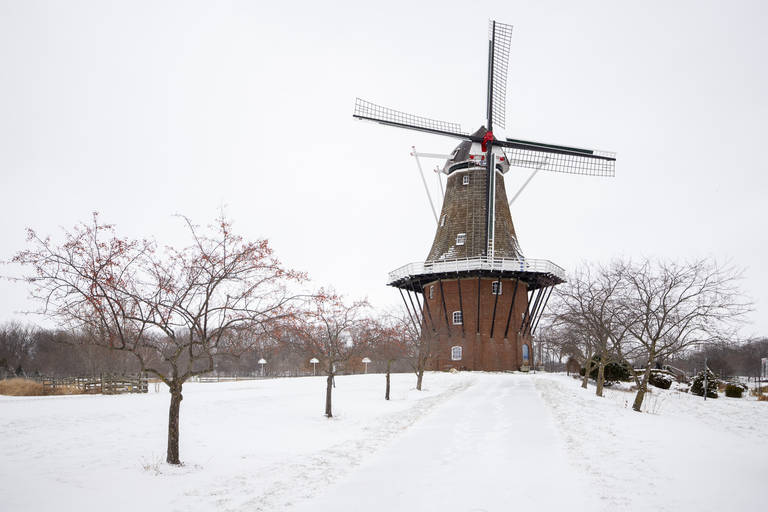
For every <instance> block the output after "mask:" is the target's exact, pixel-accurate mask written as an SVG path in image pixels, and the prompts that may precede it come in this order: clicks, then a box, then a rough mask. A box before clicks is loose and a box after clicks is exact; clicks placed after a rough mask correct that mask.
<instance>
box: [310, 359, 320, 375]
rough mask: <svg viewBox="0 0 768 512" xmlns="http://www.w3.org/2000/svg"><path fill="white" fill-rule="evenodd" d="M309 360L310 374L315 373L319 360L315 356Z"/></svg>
mask: <svg viewBox="0 0 768 512" xmlns="http://www.w3.org/2000/svg"><path fill="white" fill-rule="evenodd" d="M309 362H310V363H312V374H313V375H317V363H319V362H320V361H319V360H318V359H317V358H316V357H313V358H312V359H310V360H309Z"/></svg>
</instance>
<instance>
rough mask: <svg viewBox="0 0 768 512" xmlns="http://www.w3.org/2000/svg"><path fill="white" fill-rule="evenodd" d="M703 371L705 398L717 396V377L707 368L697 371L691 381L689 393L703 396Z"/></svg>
mask: <svg viewBox="0 0 768 512" xmlns="http://www.w3.org/2000/svg"><path fill="white" fill-rule="evenodd" d="M704 372H706V375H707V398H717V377H715V374H714V373H712V370H710V369H709V368H707V369H706V370H702V371H700V372H699V373H697V374H696V375H695V376H694V377H693V380H692V381H691V393H692V394H694V395H698V396H704Z"/></svg>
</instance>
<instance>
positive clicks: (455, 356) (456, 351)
mask: <svg viewBox="0 0 768 512" xmlns="http://www.w3.org/2000/svg"><path fill="white" fill-rule="evenodd" d="M462 352H463V350H462V348H461V347H460V346H458V345H456V346H454V347H451V361H461V353H462Z"/></svg>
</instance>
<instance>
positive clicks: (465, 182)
mask: <svg viewBox="0 0 768 512" xmlns="http://www.w3.org/2000/svg"><path fill="white" fill-rule="evenodd" d="M461 184H462V185H469V174H465V175H464V176H462V177H461Z"/></svg>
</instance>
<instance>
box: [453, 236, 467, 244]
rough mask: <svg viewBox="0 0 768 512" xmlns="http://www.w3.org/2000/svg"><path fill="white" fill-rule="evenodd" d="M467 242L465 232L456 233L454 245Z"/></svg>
mask: <svg viewBox="0 0 768 512" xmlns="http://www.w3.org/2000/svg"><path fill="white" fill-rule="evenodd" d="M466 242H467V234H466V233H459V234H458V235H456V245H464V244H465V243H466Z"/></svg>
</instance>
